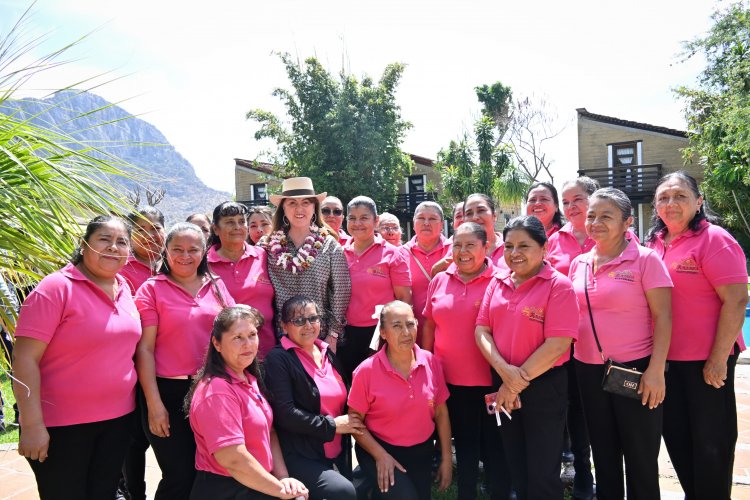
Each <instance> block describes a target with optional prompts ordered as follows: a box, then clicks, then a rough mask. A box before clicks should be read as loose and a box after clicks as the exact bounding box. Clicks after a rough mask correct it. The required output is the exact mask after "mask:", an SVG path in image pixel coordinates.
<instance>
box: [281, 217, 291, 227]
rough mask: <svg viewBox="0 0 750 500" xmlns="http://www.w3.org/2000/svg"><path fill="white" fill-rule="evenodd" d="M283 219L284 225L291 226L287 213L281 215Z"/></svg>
mask: <svg viewBox="0 0 750 500" xmlns="http://www.w3.org/2000/svg"><path fill="white" fill-rule="evenodd" d="M281 221H282V222H283V224H284V227H289V219H287V218H286V215H282V216H281Z"/></svg>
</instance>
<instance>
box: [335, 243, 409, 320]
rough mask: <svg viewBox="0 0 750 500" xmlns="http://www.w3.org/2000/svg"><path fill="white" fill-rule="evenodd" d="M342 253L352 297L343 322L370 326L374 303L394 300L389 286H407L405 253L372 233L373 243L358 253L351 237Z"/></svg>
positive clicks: (407, 265) (407, 268) (375, 304)
mask: <svg viewBox="0 0 750 500" xmlns="http://www.w3.org/2000/svg"><path fill="white" fill-rule="evenodd" d="M344 256H345V257H346V262H347V264H349V276H351V278H352V283H353V284H356V286H352V296H351V298H350V299H349V307H348V308H347V309H346V323H347V324H349V325H352V326H374V325H376V324H377V323H378V320H377V318H375V319H373V318H372V315H373V314H375V306H377V305H378V304H387V303H388V302H392V301H393V300H395V298H396V296H395V295H394V293H393V288H394V287H397V286H411V273H410V271H409V260H408V255H406V254H404V253H403V252H402V251H401V250H399V249H398V247H395V246H393V245H391V244H390V243H388V242H387V241H385V240H384V239H383V238H382V237H381V236H379V235H375V242H374V243H373V244H372V245H370V247H369V248H367V249H366V250H365V251H364V252H363V253H362V254H361V255H357V253H356V252H355V251H354V239H353V238H352V239H350V240H349V241H347V242H346V244H345V245H344Z"/></svg>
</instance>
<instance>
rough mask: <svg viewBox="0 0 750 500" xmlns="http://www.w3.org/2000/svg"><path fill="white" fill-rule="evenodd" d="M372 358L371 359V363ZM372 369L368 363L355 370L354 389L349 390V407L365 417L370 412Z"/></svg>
mask: <svg viewBox="0 0 750 500" xmlns="http://www.w3.org/2000/svg"><path fill="white" fill-rule="evenodd" d="M371 360H372V358H370V361H371ZM371 370H372V367H371V366H370V363H368V362H367V361H366V362H365V363H363V364H361V365H359V367H358V368H357V369H356V370H354V378H353V379H352V387H351V389H349V399H348V401H347V404H348V405H349V407H350V408H351V409H353V410H355V411H357V412H359V413H361V414H363V415H365V414H367V412H369V411H370V397H369V394H368V393H369V390H368V387H369V385H370V371H371Z"/></svg>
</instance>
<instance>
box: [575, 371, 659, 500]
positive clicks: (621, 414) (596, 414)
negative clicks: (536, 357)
mask: <svg viewBox="0 0 750 500" xmlns="http://www.w3.org/2000/svg"><path fill="white" fill-rule="evenodd" d="M649 359H650V358H642V359H639V360H635V361H631V362H629V363H628V365H629V366H632V367H634V368H637V369H638V370H640V371H643V370H645V369H646V368H647V367H648V362H649ZM575 364H576V371H577V376H578V386H579V387H580V389H581V398H582V399H583V410H584V412H585V414H586V422H587V423H588V428H589V438H590V439H591V451H592V452H593V454H594V468H595V472H596V498H597V499H598V500H611V499H618V500H622V499H623V498H625V484H624V482H623V470H622V461H623V458H624V459H625V471H626V475H627V479H626V481H627V491H628V499H632V500H654V499H658V498H660V496H659V462H658V458H659V447H660V446H661V429H662V414H663V405H659V406H657V407H656V408H654V409H653V410H649V408H648V406H644V405H642V404H641V401H640V400H639V399H631V398H627V397H624V396H618V395H616V394H610V393H608V392H604V390H602V386H601V383H602V377H603V376H604V365H603V364H602V365H592V364H586V363H581V362H580V361H577V360H576V361H575ZM669 397H670V396H669V394H667V398H669Z"/></svg>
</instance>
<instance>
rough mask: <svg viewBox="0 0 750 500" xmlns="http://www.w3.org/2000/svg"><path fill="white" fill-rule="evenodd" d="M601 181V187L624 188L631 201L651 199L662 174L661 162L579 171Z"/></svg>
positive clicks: (579, 173)
mask: <svg viewBox="0 0 750 500" xmlns="http://www.w3.org/2000/svg"><path fill="white" fill-rule="evenodd" d="M578 175H587V176H589V177H591V178H592V179H596V180H597V181H599V184H600V185H601V187H613V188H617V189H620V190H622V191H623V192H624V193H625V194H627V195H628V197H629V198H630V199H631V201H637V202H647V201H651V199H652V198H653V197H654V193H655V191H656V183H657V182H658V181H659V179H660V178H661V176H662V168H661V163H653V164H649V165H632V166H630V167H622V166H618V167H611V168H589V169H582V170H579V171H578Z"/></svg>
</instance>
